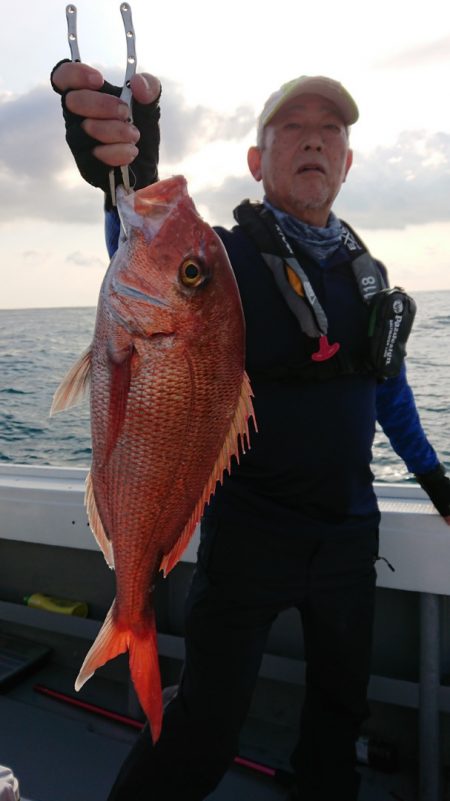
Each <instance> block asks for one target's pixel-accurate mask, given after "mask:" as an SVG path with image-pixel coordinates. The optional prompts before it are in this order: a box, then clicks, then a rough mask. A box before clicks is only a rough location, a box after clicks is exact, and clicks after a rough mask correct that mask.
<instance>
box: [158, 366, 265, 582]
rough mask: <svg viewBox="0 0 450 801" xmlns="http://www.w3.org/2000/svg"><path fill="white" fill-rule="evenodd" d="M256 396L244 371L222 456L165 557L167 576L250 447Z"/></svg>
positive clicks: (217, 460)
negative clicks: (224, 481)
mask: <svg viewBox="0 0 450 801" xmlns="http://www.w3.org/2000/svg"><path fill="white" fill-rule="evenodd" d="M252 397H253V393H252V389H251V386H250V381H249V378H248V375H247V373H244V375H243V377H242V385H241V391H240V395H239V400H238V404H237V406H236V410H235V413H234V417H233V419H232V421H231V425H230V428H229V431H228V434H227V435H226V437H225V439H224V442H223V445H222V448H221V450H220V453H219V456H218V457H217V459H216V462H215V464H214V467H213V469H212V472H211V475H210V477H209V479H208V481H207V482H206V484H205V487H204V489H203V492H202V494H201V497H200V498H199V500H198V502H197V504H196V505H195V509H194V511H193V513H192V515H191V517H190V518H189V520H188V522H187V524H186V526H185V527H184V529H183V531H182V532H181V534H180V536H179V538H178V540H177V541H176V543H175V545H174V547H173V548H172V550H171V551H169V553H168V554H166V556H164V557H163V559H162V560H161V565H160V570H162V571H163V573H164V577H166V576H167V574H168V573H170V571H171V570H172V568H174V567H175V565H176V564H177V562H179V560H180V559H181V556H182V555H183V553H184V551H185V550H186V548H187V546H188V544H189V540H190V539H191V537H192V535H193V533H194V531H195V527H196V525H197V523H198V522H199V520H200V518H201V516H202V514H203V510H204V508H205V505H206V504H207V503H208V501H209V499H210V497H211V495H213V494H214V490H215V488H216V484H217V482H218V481H222V477H223V474H224V471H225V470H228V472H230V470H231V457H232V456H235V457H236V459H237V460H238V461H239V451H240V448H242V450H243V451H245V447H249V446H250V436H249V430H248V421H249V418H250V417H252V418H253V422H254V426H255V430H256V431H257V430H258V429H257V427H256V421H255V413H254V411H253V403H252Z"/></svg>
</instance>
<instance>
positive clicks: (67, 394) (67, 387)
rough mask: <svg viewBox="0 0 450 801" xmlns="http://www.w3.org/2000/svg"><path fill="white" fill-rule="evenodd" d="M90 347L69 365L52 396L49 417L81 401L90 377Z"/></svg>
mask: <svg viewBox="0 0 450 801" xmlns="http://www.w3.org/2000/svg"><path fill="white" fill-rule="evenodd" d="M91 360H92V348H91V347H89V348H88V350H86V351H85V352H84V353H83V354H82V355H81V356H80V358H79V359H78V361H77V362H76V363H75V364H74V365H73V367H71V369H70V370H69V372H68V373H67V375H66V376H65V377H64V378H63V380H62V381H61V383H60V385H59V387H58V389H57V390H56V392H55V394H54V396H53V403H52V406H51V409H50V417H51V416H52V415H54V414H56V413H57V412H62V411H64V409H69V408H70V407H71V406H75V405H76V404H77V403H81V401H82V400H83V398H84V395H85V394H86V392H87V390H88V387H89V383H90V379H91Z"/></svg>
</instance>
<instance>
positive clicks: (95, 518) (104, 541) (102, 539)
mask: <svg viewBox="0 0 450 801" xmlns="http://www.w3.org/2000/svg"><path fill="white" fill-rule="evenodd" d="M84 505H85V507H86V512H87V516H88V520H89V525H90V527H91V530H92V533H93V534H94V537H95V539H96V540H97V542H98V544H99V546H100V548H101V549H102V551H103V556H104V557H105V560H106V563H107V565H108V567H110V568H111V570H113V569H114V553H113V547H112V542H111V540H109V539H108V535H107V534H106V531H105V529H104V527H103V523H102V520H101V517H100V513H99V511H98V507H97V503H96V501H95V495H94V485H93V483H92V474H91V471H89V473H88V474H87V477H86V491H85V495H84Z"/></svg>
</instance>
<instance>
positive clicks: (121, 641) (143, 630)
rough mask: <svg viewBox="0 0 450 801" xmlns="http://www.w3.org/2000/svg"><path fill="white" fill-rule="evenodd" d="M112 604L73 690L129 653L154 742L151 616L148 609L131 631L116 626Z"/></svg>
mask: <svg viewBox="0 0 450 801" xmlns="http://www.w3.org/2000/svg"><path fill="white" fill-rule="evenodd" d="M115 603H116V602H115V601H114V602H113V605H112V606H111V609H110V610H109V612H108V614H107V616H106V619H105V622H104V623H103V626H102V628H101V629H100V631H99V633H98V636H97V639H96V640H95V642H94V644H93V645H92V647H91V649H90V650H89V652H88V654H87V656H86V658H85V660H84V662H83V664H82V666H81V670H80V672H79V674H78V677H77V680H76V682H75V690H76V691H77V692H78V691H79V690H81V688H82V686H83V684H85V683H86V682H87V681H88V679H90V678H91V676H93V674H94V673H95V671H96V670H97V668H99V667H101V666H102V665H105V664H106V662H109V661H110V659H114V657H116V656H118V655H119V654H123V653H125V652H126V651H129V663H130V672H131V678H132V680H133V684H134V686H135V689H136V693H137V696H138V698H139V702H140V704H141V706H142V709H143V710H144V712H145V714H146V716H147V718H148V721H149V724H150V729H151V732H152V739H153V742H154V743H156V741H157V740H158V739H159V735H160V733H161V725H162V715H163V703H162V692H161V677H160V672H159V661H158V646H157V636H156V626H155V618H154V613H153V610H152V611H151V615H150V617H148V618H147V619H146V620H145V622H143V623H142V624H140V626H139V630H138V631H136V632H135V631H134V630H133V629H132V628H131V627H130V628H127V627H122V626H119V625H118V623H117V622H116V620H115V615H114V607H115Z"/></svg>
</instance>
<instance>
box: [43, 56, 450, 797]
mask: <svg viewBox="0 0 450 801" xmlns="http://www.w3.org/2000/svg"><path fill="white" fill-rule="evenodd" d="M102 81H103V79H102V77H101V76H100V74H99V73H98V72H97V71H95V70H92V69H90V68H89V67H87V66H86V65H82V64H68V63H66V64H61V65H60V66H58V67H57V68H56V70H55V71H54V73H53V84H54V86H55V87H56V88H57V90H59V91H63V92H64V91H66V92H67V90H72V91H69V93H68V94H66V95H65V97H64V106H65V112H64V113H65V117H66V124H67V127H68V141H69V143H70V144H71V146H72V149H73V151H74V154H75V157H76V158H77V161H78V163H79V165H81V166H80V168H81V170H82V173H83V174H84V175H85V177H86V178H87V179H88V180H90V181H91V182H92V183H95V184H96V185H100V186H102V187H103V188H104V189H105V191H106V192H107V188H108V184H107V181H106V179H105V176H106V175H107V170H105V169H104V167H102V165H105V164H106V165H109V166H117V165H120V164H128V163H131V162H132V163H133V170H134V172H135V174H136V175H137V178H138V185H143V183H145V182H146V183H149V182H150V181H151V180H155V178H156V161H157V159H156V155H155V152H153V156H154V157H153V161H152V160H151V158H149V154H150V151H151V147H150V145H151V143H152V142H153V149H154V150H155V143H156V144H157V142H158V137H157V133H156V125H157V111H156V109H157V100H156V98H157V95H158V92H159V85H158V82H157V81H156V79H154V78H152V77H151V76H147V78H146V80H144V79H142V77H139V76H138V77H136V78H135V79H134V83H133V92H134V97H135V100H136V101H138V104H137V106H136V109H135V113H134V119H135V122H136V124H137V127H134V126H132V125H130V124H129V123H128V122H127V121H126V117H127V109H126V108H124V106H123V104H121V102H120V101H119V100H118V99H117V98H116V97H113V96H110V95H109V94H108V93H106V94H104V93H103V94H100V93H99V92H97V91H93V90H98V89H100V88H101V87H102ZM89 87H90V88H89ZM109 88H110V87H107V90H108V89H109ZM145 115H147V117H146V116H145ZM357 117H358V110H357V107H356V105H355V103H354V101H353V99H352V98H351V97H350V95H349V94H348V92H347V91H346V90H345V89H344V88H343V87H342V86H341V85H340V84H339V83H337V82H336V81H333V80H331V79H328V78H323V77H315V78H306V77H304V76H303V77H302V78H299V79H295V80H294V81H291V82H290V83H289V84H285V85H284V86H283V87H281V89H280V90H278V91H277V92H275V93H274V94H273V95H272V96H271V97H270V98H269V100H268V101H267V103H266V105H265V107H264V109H263V111H262V114H261V116H260V119H259V123H258V138H257V145H256V146H254V147H251V148H250V150H249V153H248V164H249V168H250V171H251V173H252V175H253V177H254V178H255V180H257V181H262V183H263V186H264V190H265V201H264V204H257V205H252V204H249V203H248V202H247V203H246V202H244V203H242V204H241V205H240V206H239V207H238V208H237V209H236V211H235V216H236V219H237V221H238V223H239V224H238V226H236V227H235V228H233V229H232V231H227V230H225V229H223V228H218V229H216V230H217V231H218V234H219V236H220V237H221V238H222V240H223V242H224V244H225V247H226V248H227V251H228V254H229V256H230V260H231V263H232V265H233V269H234V271H235V274H236V278H237V281H238V284H239V289H240V293H241V298H242V302H243V307H244V313H245V318H246V325H247V371H248V373H249V375H250V379H251V382H252V386H253V390H254V393H255V411H256V417H257V421H258V427H259V433H258V434H254V436H253V437H252V448H251V450H250V451H249V452H248V453H247V454H245V456H244V457H243V458H242V460H241V464H240V466H239V468H237V466H236V465H235V466H234V470H233V471H232V474H231V476H229V477H227V478H226V480H225V481H224V484H223V486H222V487H219V488H218V489H217V491H216V494H215V496H214V498H213V500H212V501H211V503H210V504H209V506H208V508H207V510H206V513H205V516H204V520H203V523H202V539H201V544H200V549H199V554H198V563H197V568H196V571H195V574H194V578H193V582H192V586H191V589H190V592H189V596H188V599H187V608H186V662H185V667H184V671H183V675H182V678H181V682H180V687H179V690H178V693H177V695H176V697H175V698H174V699H173V700H172V701H171V703H170V704H169V705H168V707H167V709H166V713H165V718H164V724H163V730H162V734H161V738H160V740H159V741H158V743H157V744H156V746H155V747H154V748H152V746H151V743H150V736H149V733H148V730H145V731H144V734H143V735H142V736H141V738H140V739H139V740H138V742H137V744H136V746H135V747H134V748H133V749H132V751H131V753H130V755H129V757H128V759H127V761H126V762H125V764H124V766H123V768H122V771H121V772H120V774H119V777H118V779H117V781H116V784H115V785H114V787H113V789H112V792H111V795H110V797H109V798H110V801H125V800H126V801H130V799H133V801H141V799H142V801H143V799H147V798H152V799H154V801H160V799H161V801H162V799H167V800H168V801H175V799H181V798H183V799H185V801H199V799H203V798H205V797H206V796H207V795H208V794H209V793H210V792H211V791H212V790H213V789H214V787H215V786H216V785H217V783H218V782H219V781H220V779H221V777H222V776H223V774H224V773H225V771H226V770H227V768H228V766H229V764H230V762H231V760H232V758H233V755H234V754H235V752H236V749H237V743H238V734H239V730H240V727H241V725H242V723H243V721H244V719H245V715H246V713H247V710H248V707H249V703H250V699H251V695H252V690H253V687H254V684H255V681H256V677H257V673H258V669H259V665H260V661H261V657H262V653H263V650H264V645H265V642H266V638H267V635H268V632H269V629H270V626H271V624H272V623H273V621H274V620H275V618H276V616H277V615H278V614H279V612H280V611H282V610H283V609H286V608H288V607H292V606H294V607H296V608H298V610H299V612H300V615H301V618H302V623H303V629H304V639H305V648H306V663H307V671H306V695H305V703H304V708H303V710H302V717H301V721H300V736H299V741H298V745H297V747H296V749H295V752H294V754H293V756H292V764H293V767H294V769H295V771H296V776H297V785H298V794H299V795H298V797H299V799H301V801H331V799H333V801H355V799H356V798H357V795H358V786H359V775H358V773H357V772H356V771H355V747H354V746H355V739H356V737H357V735H358V730H359V726H360V724H361V722H362V721H363V720H364V718H365V717H366V716H367V702H366V690H367V682H368V677H369V664H370V648H371V632H372V620H373V605H374V591H375V569H374V564H375V561H376V559H377V557H378V524H379V512H378V509H377V504H376V499H375V495H374V492H373V487H372V479H373V476H372V473H371V471H370V461H371V446H372V441H373V435H374V428H375V420H376V418H377V417H378V419H379V421H380V423H381V424H382V426H383V428H384V430H385V431H386V433H387V434H388V436H389V437H390V439H391V442H392V444H393V446H394V447H395V449H396V450H397V452H398V453H399V454H400V455H401V456H402V457H403V458H404V459H405V461H406V464H407V466H408V469H409V470H410V471H411V472H414V473H415V474H416V475H417V476H418V478H419V480H420V482H421V483H422V485H423V486H424V487H425V489H426V490H427V491H428V493H429V495H430V497H431V498H432V500H433V502H434V503H435V504H436V505H437V507H438V509H439V511H440V513H441V514H442V515H443V517H444V519H445V521H446V522H447V523H449V524H450V489H449V488H450V482H449V481H448V479H447V478H446V477H445V471H444V469H443V468H442V466H441V465H440V464H439V460H438V458H437V456H436V453H435V452H434V450H433V448H432V447H431V445H430V444H429V443H428V441H427V439H426V437H425V434H424V433H423V431H422V428H421V425H420V421H419V418H418V415H417V411H416V408H415V404H414V399H413V396H412V393H411V390H410V388H409V386H408V384H407V382H406V377H405V370H404V366H402V365H399V370H398V374H397V375H394V376H393V377H389V378H387V379H386V380H383V381H381V378H382V377H383V376H382V371H381V372H380V370H381V368H380V369H378V367H377V365H376V364H374V363H373V361H371V359H370V358H369V355H368V352H369V343H368V333H367V332H368V321H369V305H368V303H367V297H366V298H364V297H363V296H362V294H361V291H360V287H361V286H362V287H364V286H367V285H369V286H372V284H373V286H374V287H375V289H380V288H381V287H383V286H384V283H385V270H384V268H383V267H382V265H381V264H380V263H379V262H375V261H374V260H373V259H371V257H370V256H369V255H368V254H367V251H366V249H365V248H364V246H363V245H362V243H361V242H360V241H359V239H358V238H357V236H356V235H355V234H354V233H353V232H352V231H351V230H350V229H349V228H348V226H346V225H344V224H342V223H341V222H340V221H339V220H337V218H336V217H335V216H334V214H333V213H332V211H331V208H332V204H333V201H334V199H335V197H336V195H337V194H338V192H339V189H340V187H341V185H342V183H343V181H344V180H345V179H346V177H347V174H348V171H349V169H350V167H351V163H352V152H351V150H350V148H349V138H348V132H349V126H350V125H352V124H353V123H355V122H356V120H357ZM138 128H140V131H139V130H138ZM85 135H88V136H89V137H93V139H94V140H95V141H93V140H92V139H86V136H85ZM139 137H140V138H139ZM145 151H146V156H147V160H146V165H144V166H143V165H142V159H141V156H142V153H143V152H145ZM80 153H81V156H80ZM149 165H150V166H149ZM107 209H108V215H109V217H108V220H109V222H108V223H107V226H108V229H111V226H113V224H114V220H115V212H114V211H113V210H112V211H111V208H110V203H109V201H107ZM113 227H114V226H113ZM114 247H115V244H114V243H113V245H112V250H113V249H114ZM358 259H359V261H358ZM356 265H358V268H357V267H356ZM358 276H359V279H361V280H360V282H359V283H358V280H359V279H358ZM361 276H362V278H361ZM364 282H365V283H364ZM378 297H381V295H379V296H378ZM405 302H407V301H405ZM324 737H326V739H327V742H331V743H333V748H332V749H326V752H325V750H324V749H323V739H324Z"/></svg>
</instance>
